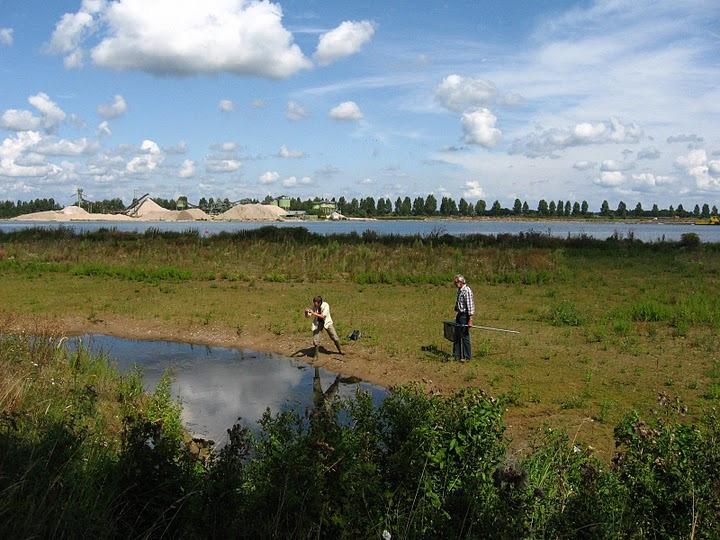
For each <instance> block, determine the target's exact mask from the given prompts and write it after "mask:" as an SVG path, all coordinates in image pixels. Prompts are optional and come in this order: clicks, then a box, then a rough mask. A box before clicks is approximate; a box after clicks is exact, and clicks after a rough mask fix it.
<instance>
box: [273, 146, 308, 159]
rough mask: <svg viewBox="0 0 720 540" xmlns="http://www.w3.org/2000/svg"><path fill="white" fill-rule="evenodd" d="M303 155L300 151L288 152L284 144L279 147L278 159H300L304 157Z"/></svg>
mask: <svg viewBox="0 0 720 540" xmlns="http://www.w3.org/2000/svg"><path fill="white" fill-rule="evenodd" d="M304 156H305V153H304V152H302V151H300V150H288V147H287V146H285V145H284V144H283V145H282V146H281V147H280V151H279V152H278V157H281V158H301V157H304Z"/></svg>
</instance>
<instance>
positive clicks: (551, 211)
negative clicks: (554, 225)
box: [548, 201, 557, 216]
mask: <svg viewBox="0 0 720 540" xmlns="http://www.w3.org/2000/svg"><path fill="white" fill-rule="evenodd" d="M555 212H557V206H556V205H555V201H550V206H548V214H550V215H551V216H554V215H555Z"/></svg>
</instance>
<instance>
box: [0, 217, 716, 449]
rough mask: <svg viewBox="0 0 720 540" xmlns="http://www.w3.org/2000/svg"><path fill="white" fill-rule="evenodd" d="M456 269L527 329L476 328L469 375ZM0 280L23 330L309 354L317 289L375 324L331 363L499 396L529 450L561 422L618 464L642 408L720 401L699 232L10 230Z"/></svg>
mask: <svg viewBox="0 0 720 540" xmlns="http://www.w3.org/2000/svg"><path fill="white" fill-rule="evenodd" d="M457 272H462V273H463V274H464V275H465V276H466V277H467V278H468V280H469V283H470V284H471V286H472V287H473V289H474V291H475V295H476V301H477V304H478V311H479V313H478V316H477V317H476V322H477V323H478V324H485V325H490V326H497V327H504V328H512V329H516V330H519V331H520V332H521V334H520V336H517V337H515V336H508V335H504V334H492V333H482V332H476V333H474V334H473V345H474V348H475V357H476V361H475V362H473V363H470V364H468V365H458V364H457V363H454V362H449V361H448V352H449V350H450V344H449V343H448V342H446V341H444V340H443V339H442V333H441V326H440V322H441V321H442V320H446V319H449V318H451V317H452V316H453V314H452V306H453V301H454V291H453V288H452V286H451V284H450V278H451V277H452V275H454V274H455V273H457ZM0 276H1V279H0V296H2V298H3V303H2V307H1V308H0V309H1V310H3V311H5V312H6V313H9V314H13V315H15V316H17V317H20V319H22V320H29V319H31V318H36V317H38V316H43V317H56V318H57V319H58V321H59V322H62V321H66V320H70V321H71V322H72V328H78V329H80V330H91V331H92V330H96V331H106V332H110V333H116V334H123V332H128V331H129V330H130V329H134V331H133V334H132V336H133V337H141V336H143V335H150V336H155V337H158V336H159V337H170V338H177V339H193V340H197V341H201V342H214V343H219V344H230V345H238V346H248V347H251V348H252V347H256V348H263V349H269V350H275V351H278V352H281V353H284V354H290V353H293V352H296V351H298V350H301V349H302V348H303V347H307V343H308V328H307V325H308V323H307V320H306V319H304V318H303V317H302V309H303V308H304V307H305V306H306V305H307V304H308V303H309V301H310V298H312V296H314V295H315V294H322V295H323V296H324V297H325V298H327V299H328V301H329V302H330V304H331V306H332V309H333V317H334V319H335V320H336V324H337V326H338V329H339V331H340V333H341V335H347V334H349V332H350V331H351V330H352V329H355V328H357V329H360V330H361V331H362V332H363V338H362V339H361V340H360V341H359V342H357V343H351V344H348V346H347V349H348V351H349V353H350V354H348V355H347V356H346V357H345V358H344V360H345V362H344V364H342V365H341V364H339V363H337V361H336V360H334V359H332V357H329V359H328V361H330V362H336V364H335V365H334V367H335V369H342V370H343V371H345V372H351V373H353V374H356V375H360V376H363V377H365V378H367V379H369V380H371V381H373V382H377V383H381V384H386V385H392V384H401V383H407V382H410V381H415V382H418V383H420V384H422V385H423V386H424V387H425V388H426V389H427V390H430V391H440V392H443V393H445V394H448V393H451V392H453V391H455V390H457V389H460V388H464V387H480V388H483V389H484V390H485V391H487V392H488V393H490V394H492V395H495V396H502V397H503V398H504V403H505V404H506V407H507V408H508V413H507V421H508V430H509V432H510V433H511V434H512V435H513V437H514V438H515V441H514V445H515V446H517V447H525V446H527V444H528V441H529V440H530V438H531V433H532V432H533V431H536V430H538V429H540V428H542V426H543V424H544V423H545V422H550V423H551V424H552V425H554V426H560V427H562V428H564V429H567V430H568V431H570V432H572V433H574V432H575V431H576V430H577V429H580V438H581V439H583V440H585V441H587V442H589V443H590V444H592V445H593V446H595V447H597V448H598V449H599V450H600V451H601V453H602V454H603V455H604V456H606V457H607V458H609V456H610V453H611V451H612V448H613V439H612V428H613V426H614V425H615V424H616V423H617V422H619V421H620V419H621V418H622V417H623V416H624V415H625V414H626V413H627V412H628V411H629V410H632V409H637V410H639V411H641V412H642V413H643V414H645V413H650V412H651V410H653V409H654V408H655V407H656V404H657V400H658V396H659V395H661V396H670V397H671V398H672V399H675V398H676V397H677V398H679V399H680V400H682V402H683V403H684V404H685V405H686V406H687V407H688V415H689V417H690V418H697V417H699V415H700V414H701V413H702V411H703V410H704V409H706V408H707V407H710V406H713V405H714V404H715V403H716V400H717V399H718V398H719V397H720V367H718V366H720V358H719V357H718V353H717V350H718V343H719V341H720V340H719V339H718V337H717V335H718V325H719V324H720V299H718V297H717V295H716V294H715V291H717V290H718V285H720V283H718V281H719V280H720V250H719V249H718V246H716V245H703V244H697V243H696V242H695V241H694V239H693V238H692V237H687V238H685V239H684V240H683V241H682V242H662V243H651V244H647V243H642V242H639V241H635V240H633V239H619V238H611V239H608V240H602V241H601V240H593V239H590V238H572V239H558V238H552V237H548V236H544V235H538V234H528V235H520V236H510V235H500V236H470V237H466V238H465V237H464V238H455V237H450V236H444V235H431V236H429V237H422V238H421V237H409V238H408V237H392V236H390V237H379V236H377V235H375V234H373V233H366V234H363V235H355V234H353V235H344V236H332V235H331V236H327V237H325V236H319V235H314V234H311V233H309V232H307V231H306V230H305V229H274V228H268V229H261V230H258V231H248V232H241V233H234V234H223V235H219V236H217V237H211V238H201V237H199V236H198V235H197V234H194V233H160V232H158V231H150V232H148V233H146V234H121V233H117V232H113V231H101V232H97V233H91V234H86V235H80V236H78V235H75V234H73V233H71V232H70V231H67V230H59V231H34V230H24V231H18V232H15V233H9V234H0ZM218 336H219V337H218ZM331 367H333V366H331ZM588 419H590V420H588Z"/></svg>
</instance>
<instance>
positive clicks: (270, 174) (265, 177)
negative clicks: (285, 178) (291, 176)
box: [258, 171, 280, 184]
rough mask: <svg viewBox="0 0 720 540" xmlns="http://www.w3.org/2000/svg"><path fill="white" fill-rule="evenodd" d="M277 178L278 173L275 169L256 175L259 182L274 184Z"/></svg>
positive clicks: (278, 176)
mask: <svg viewBox="0 0 720 540" xmlns="http://www.w3.org/2000/svg"><path fill="white" fill-rule="evenodd" d="M279 178H280V174H279V173H278V172H277V171H265V172H264V173H262V174H261V175H260V176H258V180H259V181H260V183H261V184H274V183H275V182H277V181H278V180H279Z"/></svg>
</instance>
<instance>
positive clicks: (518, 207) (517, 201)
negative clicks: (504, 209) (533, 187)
mask: <svg viewBox="0 0 720 540" xmlns="http://www.w3.org/2000/svg"><path fill="white" fill-rule="evenodd" d="M513 214H515V215H516V216H519V215H520V214H522V202H521V201H520V199H515V204H513Z"/></svg>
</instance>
